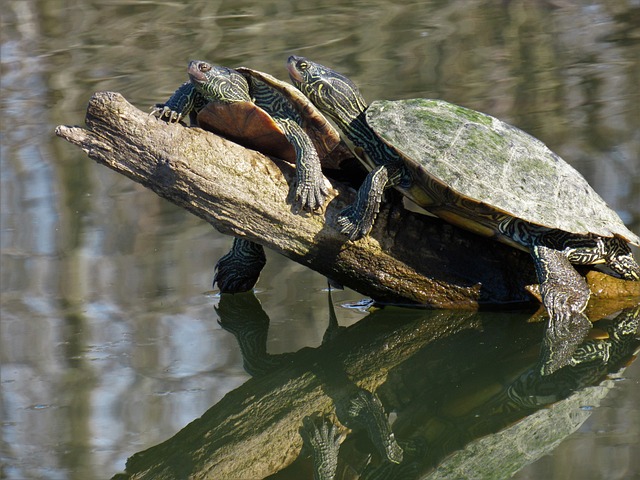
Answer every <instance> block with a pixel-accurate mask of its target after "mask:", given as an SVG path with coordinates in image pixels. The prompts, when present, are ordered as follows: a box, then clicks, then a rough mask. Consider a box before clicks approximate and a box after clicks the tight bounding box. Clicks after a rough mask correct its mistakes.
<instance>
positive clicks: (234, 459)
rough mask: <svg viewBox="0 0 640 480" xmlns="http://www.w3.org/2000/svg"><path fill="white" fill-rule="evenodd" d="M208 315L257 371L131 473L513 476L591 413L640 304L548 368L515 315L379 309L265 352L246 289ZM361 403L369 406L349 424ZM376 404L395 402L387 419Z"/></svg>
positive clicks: (535, 337) (633, 341)
mask: <svg viewBox="0 0 640 480" xmlns="http://www.w3.org/2000/svg"><path fill="white" fill-rule="evenodd" d="M256 309H257V310H260V311H261V313H260V314H259V315H257V316H258V317H260V319H259V321H252V320H250V319H249V318H248V317H247V314H248V313H249V312H251V311H254V312H255V310H256ZM218 313H219V314H220V322H221V324H222V325H224V327H225V328H227V329H230V331H232V332H233V333H234V335H236V338H237V340H238V344H239V346H240V348H241V351H242V352H243V356H244V359H245V365H247V366H248V368H249V369H250V370H251V371H253V372H257V375H258V376H257V377H255V378H254V379H252V380H250V381H249V382H247V383H245V384H244V385H242V386H241V387H239V388H238V389H237V390H236V391H234V392H231V393H230V394H228V395H227V397H225V399H223V400H221V401H220V402H219V403H218V404H217V405H214V406H213V407H212V408H211V409H210V410H209V411H208V412H207V413H206V414H205V415H204V416H203V417H202V418H201V419H199V420H196V421H195V422H193V423H191V424H190V425H188V426H187V427H185V428H184V429H183V430H182V431H181V432H180V433H178V434H177V435H176V436H175V437H173V438H172V439H170V440H167V441H166V442H165V443H163V444H161V445H158V446H157V447H154V448H151V449H149V450H147V451H145V452H141V453H139V454H136V455H134V456H133V457H131V458H130V459H129V461H128V463H127V474H135V472H138V471H143V470H144V471H146V472H147V473H148V474H153V472H156V473H158V472H161V471H165V470H166V469H174V468H177V467H176V464H175V462H180V464H181V465H182V467H181V468H182V469H183V470H182V472H183V474H187V473H189V474H195V473H196V472H205V471H206V472H207V474H208V475H213V476H216V477H219V478H229V477H231V478H233V477H234V476H242V475H243V474H244V475H246V476H251V477H252V478H261V477H264V476H267V475H271V476H270V477H269V478H274V479H284V478H310V475H311V472H312V471H315V472H316V473H317V472H322V471H324V472H327V471H328V472H332V471H334V469H335V470H337V478H343V479H349V478H353V479H355V478H403V479H411V478H461V477H462V478H466V476H467V475H466V474H465V472H467V473H468V472H470V471H474V472H477V473H478V474H479V477H480V478H493V477H494V476H496V475H500V476H505V475H506V476H510V475H512V474H513V473H515V472H517V471H518V470H519V469H521V468H522V467H523V466H524V465H526V464H528V463H530V462H532V461H533V460H535V459H537V458H539V457H540V456H542V455H544V454H545V453H547V452H549V451H550V450H551V449H553V448H554V447H555V446H556V445H557V444H558V443H559V442H560V441H562V439H563V438H565V437H566V436H567V435H569V434H570V433H571V432H573V431H575V430H576V429H577V428H578V427H579V426H580V425H581V424H582V423H583V422H584V421H585V420H586V419H587V418H588V417H589V415H590V412H591V409H587V410H585V409H584V408H583V407H584V406H585V405H590V406H592V407H593V406H597V405H598V404H599V403H600V401H601V399H602V398H604V396H605V395H606V393H607V392H608V391H609V389H610V388H611V387H612V385H613V383H612V382H611V381H610V380H607V376H608V375H609V374H611V373H614V372H617V371H619V370H620V369H621V368H623V367H625V366H626V365H627V364H628V363H629V362H630V361H632V360H633V358H634V355H635V354H636V353H637V350H638V348H639V347H640V339H639V338H638V336H637V334H638V325H639V322H640V307H636V308H632V309H627V310H625V311H622V312H620V313H619V314H618V315H617V316H615V318H613V319H610V320H601V322H600V324H599V327H600V328H601V329H602V331H603V332H606V335H601V336H600V338H597V339H589V340H587V341H585V342H583V343H581V344H580V345H579V346H578V347H577V348H576V350H575V352H574V354H573V355H572V357H571V361H570V362H569V363H570V364H569V365H567V366H565V367H562V368H559V369H557V370H556V371H555V372H554V373H551V374H546V375H543V374H542V373H541V372H540V366H539V362H538V361H537V358H536V357H537V355H535V353H533V352H535V350H536V348H535V347H536V345H538V346H539V343H540V334H541V330H540V325H539V324H535V323H534V324H532V323H528V322H527V321H526V320H527V318H526V316H525V315H522V316H521V317H520V320H519V321H518V322H515V323H516V324H512V325H510V327H509V328H508V329H506V330H508V331H505V323H504V322H502V321H500V320H499V318H500V316H501V314H498V313H494V314H480V313H468V314H466V317H464V318H463V317H462V316H461V315H460V313H458V314H454V313H453V312H417V311H405V310H402V309H394V308H386V309H383V310H379V311H377V312H374V313H372V314H371V315H369V317H367V318H366V319H364V320H362V321H361V322H359V323H358V324H356V325H353V326H351V327H348V328H346V329H341V330H340V332H339V333H338V334H337V335H335V334H331V335H327V336H325V340H324V341H323V344H322V345H321V346H319V347H317V348H314V349H310V348H304V349H302V350H300V351H298V352H290V353H287V354H283V355H271V354H269V353H267V349H266V337H267V335H266V333H267V330H268V325H269V318H268V316H267V315H266V314H265V313H264V311H262V310H261V308H260V306H259V303H258V302H257V300H256V299H255V297H254V296H253V294H242V295H235V296H231V295H229V296H227V295H222V296H221V298H220V304H219V306H218ZM252 316H255V315H252ZM336 326H337V323H336V322H335V320H332V321H331V322H330V326H329V328H330V329H331V330H334V331H335V327H336ZM240 399H242V400H241V401H240V403H238V401H239V400H240ZM363 399H364V400H363ZM361 400H363V401H365V403H367V404H369V405H374V407H373V410H370V411H369V412H368V413H367V414H366V415H365V418H360V419H359V421H357V422H353V421H352V420H353V418H354V417H353V415H354V410H353V406H354V405H355V404H357V402H359V401H361ZM377 404H379V406H375V405H377ZM367 408H369V407H367ZM384 411H386V412H393V416H394V421H393V425H392V426H390V425H389V423H388V419H387V417H386V415H385V414H384ZM310 419H314V420H310ZM323 419H324V420H323ZM230 420H231V421H230ZM332 424H333V425H334V426H332ZM389 428H392V429H393V432H394V433H393V434H391V433H389V432H390V430H389ZM301 431H302V432H301ZM385 432H387V433H385ZM303 438H306V439H307V449H306V450H305V449H302V443H303ZM384 438H387V439H392V440H393V442H394V443H395V442H396V441H397V444H398V446H397V447H394V448H397V449H398V450H397V453H398V454H397V455H396V456H395V457H393V458H391V459H390V458H389V457H388V456H387V455H388V452H389V450H388V449H386V447H385V448H379V445H378V442H380V440H381V439H384ZM267 439H268V440H267ZM340 442H342V443H340ZM229 448H232V449H233V451H234V453H235V455H232V456H229V455H228V453H227V452H228V449H229ZM338 448H339V453H338V454H337V455H336V450H337V449H338ZM274 449H275V450H274ZM309 449H311V451H309ZM318 449H320V450H318ZM399 449H402V450H399ZM400 451H402V454H400ZM285 452H286V453H285ZM296 457H297V458H296ZM311 457H312V458H313V459H315V461H316V465H315V467H313V466H312V460H311ZM185 458H190V459H191V462H190V463H189V465H190V467H189V469H188V470H184V468H185V466H184V465H185V464H184V459H185ZM238 458H242V459H243V460H242V461H239V460H238ZM336 459H337V464H335V465H333V464H331V465H329V467H328V466H327V465H328V463H329V464H330V463H331V462H335V460H336ZM390 460H391V461H390ZM249 466H250V467H249ZM245 468H250V470H244V469H245ZM240 472H242V473H240ZM319 478H322V477H319Z"/></svg>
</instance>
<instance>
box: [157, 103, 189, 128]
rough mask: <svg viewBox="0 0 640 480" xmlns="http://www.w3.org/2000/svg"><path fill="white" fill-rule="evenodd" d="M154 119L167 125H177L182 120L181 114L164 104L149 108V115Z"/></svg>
mask: <svg viewBox="0 0 640 480" xmlns="http://www.w3.org/2000/svg"><path fill="white" fill-rule="evenodd" d="M149 115H151V116H153V117H156V118H157V119H159V120H164V121H166V122H168V123H178V122H180V121H181V120H182V117H183V116H182V114H181V113H180V112H177V111H175V110H173V109H171V108H170V107H168V106H167V105H165V104H164V103H156V104H155V105H154V106H153V107H151V113H150V114H149Z"/></svg>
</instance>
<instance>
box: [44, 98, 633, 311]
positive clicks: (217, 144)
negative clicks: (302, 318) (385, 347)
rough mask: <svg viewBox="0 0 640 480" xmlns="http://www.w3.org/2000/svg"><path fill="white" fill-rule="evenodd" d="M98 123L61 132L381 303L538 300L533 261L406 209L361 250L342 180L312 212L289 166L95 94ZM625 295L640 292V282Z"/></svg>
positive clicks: (392, 214)
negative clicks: (296, 197) (303, 206)
mask: <svg viewBox="0 0 640 480" xmlns="http://www.w3.org/2000/svg"><path fill="white" fill-rule="evenodd" d="M86 124H87V127H88V129H84V128H81V127H71V126H58V127H57V129H56V134H57V135H58V136H60V137H62V138H64V139H66V140H67V141H69V142H71V143H73V144H75V145H78V146H79V147H81V148H82V149H83V150H84V151H85V152H86V153H87V154H88V155H89V157H90V158H92V159H93V160H95V161H97V162H98V163H101V164H104V165H106V166H108V167H109V168H111V169H113V170H115V171H117V172H119V173H121V174H123V175H125V176H127V177H129V178H131V179H132V180H134V181H136V182H138V183H141V184H142V185H144V186H146V187H147V188H149V189H151V190H153V191H154V192H156V193H157V194H158V195H160V196H162V197H164V198H167V199H168V200H170V201H172V202H174V203H175V204H177V205H179V206H182V207H184V208H185V209H187V210H189V211H190V212H192V213H194V214H195V215H197V216H199V217H201V218H203V219H204V220H206V221H207V222H209V223H211V225H213V226H214V227H215V228H216V229H217V230H219V231H220V232H222V233H224V234H229V235H235V236H239V237H244V238H247V239H249V240H252V241H254V242H256V243H259V244H261V245H263V246H265V247H268V248H270V249H272V250H275V251H277V252H279V253H281V254H283V255H285V256H287V257H289V258H290V259H292V260H294V261H296V262H299V263H301V264H303V265H306V266H308V267H310V268H312V269H313V270H316V271H318V272H320V273H322V274H324V275H326V276H327V277H329V278H331V279H333V280H335V281H337V282H340V283H342V284H343V285H345V286H348V287H350V288H352V289H354V290H356V291H358V292H360V293H362V294H364V295H367V296H369V297H371V298H374V299H375V300H378V301H382V302H396V303H402V302H404V303H418V304H424V305H429V306H434V307H457V308H477V307H478V305H480V304H505V303H512V302H526V301H529V300H530V296H529V294H528V293H527V292H526V291H525V289H524V287H525V286H526V285H528V284H530V283H533V282H535V275H534V271H533V266H532V262H531V260H530V258H529V256H528V255H527V254H526V253H523V252H520V251H516V250H514V249H512V248H509V247H506V246H504V245H501V244H499V243H497V242H494V241H492V240H490V239H486V238H482V237H478V236H476V235H473V234H471V233H467V232H465V231H462V230H459V229H457V228H455V227H453V226H450V225H449V224H447V223H445V222H443V221H441V220H439V219H436V218H432V217H428V216H425V215H420V214H417V213H413V212H410V211H408V210H406V209H405V208H404V207H403V206H402V204H401V203H402V202H399V201H392V202H387V203H386V204H385V205H384V206H383V208H382V209H381V212H380V214H379V216H378V220H377V222H376V226H375V227H374V229H373V231H372V232H371V235H370V236H368V237H366V238H364V239H362V240H359V241H357V242H350V241H347V240H346V239H345V237H344V236H342V235H340V234H339V233H338V232H337V231H336V230H335V229H334V228H333V227H332V225H334V222H335V218H336V215H337V214H338V213H339V212H340V211H341V210H342V209H343V208H345V207H346V206H347V205H348V204H349V203H351V202H352V201H353V198H354V191H353V189H351V188H349V187H347V186H345V185H344V184H341V183H340V182H337V181H331V185H332V187H333V188H332V189H331V192H330V195H329V198H328V202H327V205H326V207H325V210H324V212H323V213H322V214H309V213H302V214H301V213H300V212H295V211H293V209H292V207H291V204H290V203H289V202H287V197H288V192H289V186H290V185H291V184H292V182H293V180H294V170H293V167H292V166H291V165H289V164H287V163H285V162H281V161H278V160H274V159H271V158H269V157H266V156H264V155H262V154H260V153H258V152H255V151H253V150H248V149H246V148H243V147H241V146H239V145H237V144H234V143H232V142H229V141H227V140H225V139H223V138H220V137H218V136H216V135H214V134H213V133H210V132H205V131H203V130H201V129H199V128H186V127H184V126H183V125H179V124H178V125H177V124H166V123H165V122H162V121H160V120H157V119H156V118H154V117H152V116H149V115H148V114H146V113H144V112H142V111H140V110H138V109H137V108H135V107H134V106H132V105H131V104H129V103H128V102H127V101H126V100H125V99H124V98H123V97H122V95H120V94H118V93H112V92H99V93H96V94H94V96H93V97H92V98H91V100H90V102H89V106H88V110H87V116H86ZM615 285H617V284H615V283H614V286H608V287H607V289H609V290H610V291H611V289H614V290H615V288H617V287H615ZM624 288H626V289H628V288H631V289H632V290H633V291H634V292H635V294H636V295H638V296H640V284H639V285H635V286H631V287H627V286H625V287H624Z"/></svg>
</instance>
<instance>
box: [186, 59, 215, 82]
mask: <svg viewBox="0 0 640 480" xmlns="http://www.w3.org/2000/svg"><path fill="white" fill-rule="evenodd" d="M209 70H211V65H209V64H208V63H207V62H201V61H200V60H191V61H190V62H189V67H188V68H187V73H188V74H189V78H191V80H192V81H194V82H200V83H202V82H206V81H207V77H206V75H205V72H208V71H209Z"/></svg>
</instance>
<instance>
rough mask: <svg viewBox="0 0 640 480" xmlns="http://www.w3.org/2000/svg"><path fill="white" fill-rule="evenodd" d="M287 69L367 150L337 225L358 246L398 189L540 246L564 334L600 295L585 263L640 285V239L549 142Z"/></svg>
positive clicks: (429, 103)
mask: <svg viewBox="0 0 640 480" xmlns="http://www.w3.org/2000/svg"><path fill="white" fill-rule="evenodd" d="M287 66H288V70H289V76H290V78H291V80H292V82H293V84H294V85H295V86H296V87H297V88H299V89H300V90H301V91H302V92H303V93H304V94H305V95H306V96H307V97H308V98H309V99H310V100H311V101H312V102H313V103H314V104H315V105H316V106H317V107H318V108H319V109H320V111H321V112H323V113H324V114H325V115H327V116H328V117H330V118H331V119H332V120H333V121H334V122H335V123H336V124H337V125H338V126H339V127H340V129H341V130H342V132H343V133H344V134H345V135H346V137H347V138H348V139H349V140H350V141H351V142H352V143H353V144H354V145H355V146H356V147H359V148H361V149H363V150H364V152H365V153H366V157H365V158H364V159H363V162H364V163H365V164H366V166H367V168H368V169H369V171H370V173H369V175H368V176H367V178H366V179H365V181H364V182H363V184H362V186H361V187H360V188H359V190H358V193H357V197H356V200H355V202H354V203H353V204H352V205H351V206H349V207H347V208H346V209H345V210H343V211H342V212H341V213H340V215H339V216H338V219H337V228H338V229H339V230H340V231H341V232H342V233H344V234H345V235H347V236H348V238H349V239H350V240H354V241H355V240H358V239H359V238H362V237H363V236H365V235H367V234H368V233H369V232H370V230H371V228H372V227H373V224H374V221H375V217H376V215H377V213H378V211H379V208H380V203H381V201H382V197H383V192H384V190H385V189H386V188H387V187H391V186H393V187H395V188H396V189H398V190H399V191H400V192H401V193H402V194H403V195H405V196H406V197H408V198H410V199H411V200H413V201H414V202H415V203H417V204H418V205H419V206H421V207H423V208H424V209H425V210H427V211H428V212H431V213H432V214H434V215H436V216H439V217H441V218H442V219H444V220H445V221H448V222H450V223H452V224H454V225H456V226H458V227H461V228H464V229H467V230H470V231H472V232H475V233H477V234H481V235H484V236H488V237H491V238H495V239H496V240H498V241H501V242H504V243H506V244H508V245H511V246H513V247H516V248H519V249H521V250H524V251H528V252H529V253H530V254H531V256H532V258H533V261H534V265H535V270H536V274H537V277H538V280H539V282H540V285H539V290H540V294H541V296H542V300H543V304H544V306H545V307H546V309H547V312H548V314H549V317H550V323H549V326H550V327H551V328H554V329H557V330H559V331H562V330H563V329H564V327H566V325H567V322H569V321H570V320H568V319H569V318H570V317H572V316H574V315H577V314H582V312H583V311H584V309H585V307H586V305H587V302H588V300H589V296H590V290H589V287H588V285H587V283H586V281H585V280H584V278H583V277H582V276H581V275H580V274H579V273H578V272H577V271H576V269H575V268H574V265H593V264H605V265H606V266H607V267H608V268H609V269H610V271H611V272H610V273H613V274H614V275H617V276H619V277H622V278H624V279H628V280H636V281H638V280H640V266H638V263H636V261H635V259H634V258H633V254H632V252H631V248H630V244H632V245H640V238H639V237H638V235H636V234H635V233H633V232H631V231H630V230H629V229H628V228H627V227H626V226H625V224H624V223H623V222H622V220H621V219H620V217H619V216H618V215H617V214H616V213H615V212H614V211H613V210H612V209H611V208H609V207H608V206H607V204H606V203H605V201H604V200H603V199H602V198H601V197H600V196H599V195H598V194H597V193H596V192H595V191H594V190H593V188H592V187H591V186H590V185H589V184H588V183H587V181H586V180H585V179H584V177H583V176H582V175H581V174H580V173H579V172H578V171H577V170H575V169H574V168H573V167H571V166H570V165H569V164H568V163H566V162H565V161H564V160H562V159H561V158H560V157H559V156H558V155H557V154H555V153H554V152H552V151H551V150H550V149H549V148H548V147H547V146H546V145H545V144H544V143H543V142H541V141H540V140H538V139H536V138H534V137H533V136H531V135H529V134H527V133H525V132H524V131H522V130H520V129H518V128H516V127H514V126H512V125H509V124H507V123H505V122H503V121H501V120H499V119H497V118H495V117H492V116H490V115H487V114H485V113H481V112H477V111H474V110H471V109H468V108H465V107H462V106H458V105H454V104H451V103H448V102H445V101H443V100H438V99H424V98H414V99H405V100H395V101H393V100H377V101H374V102H373V103H371V104H370V105H367V103H366V102H365V100H364V98H363V96H362V95H361V93H360V92H359V90H358V88H357V87H356V85H355V84H354V83H353V82H352V81H351V80H349V79H348V78H347V77H345V76H344V75H342V74H340V73H338V72H336V71H334V70H332V69H330V68H328V67H326V66H323V65H321V64H319V63H315V62H313V61H311V60H308V59H306V58H304V57H298V56H295V55H293V56H291V57H289V59H288V62H287Z"/></svg>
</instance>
